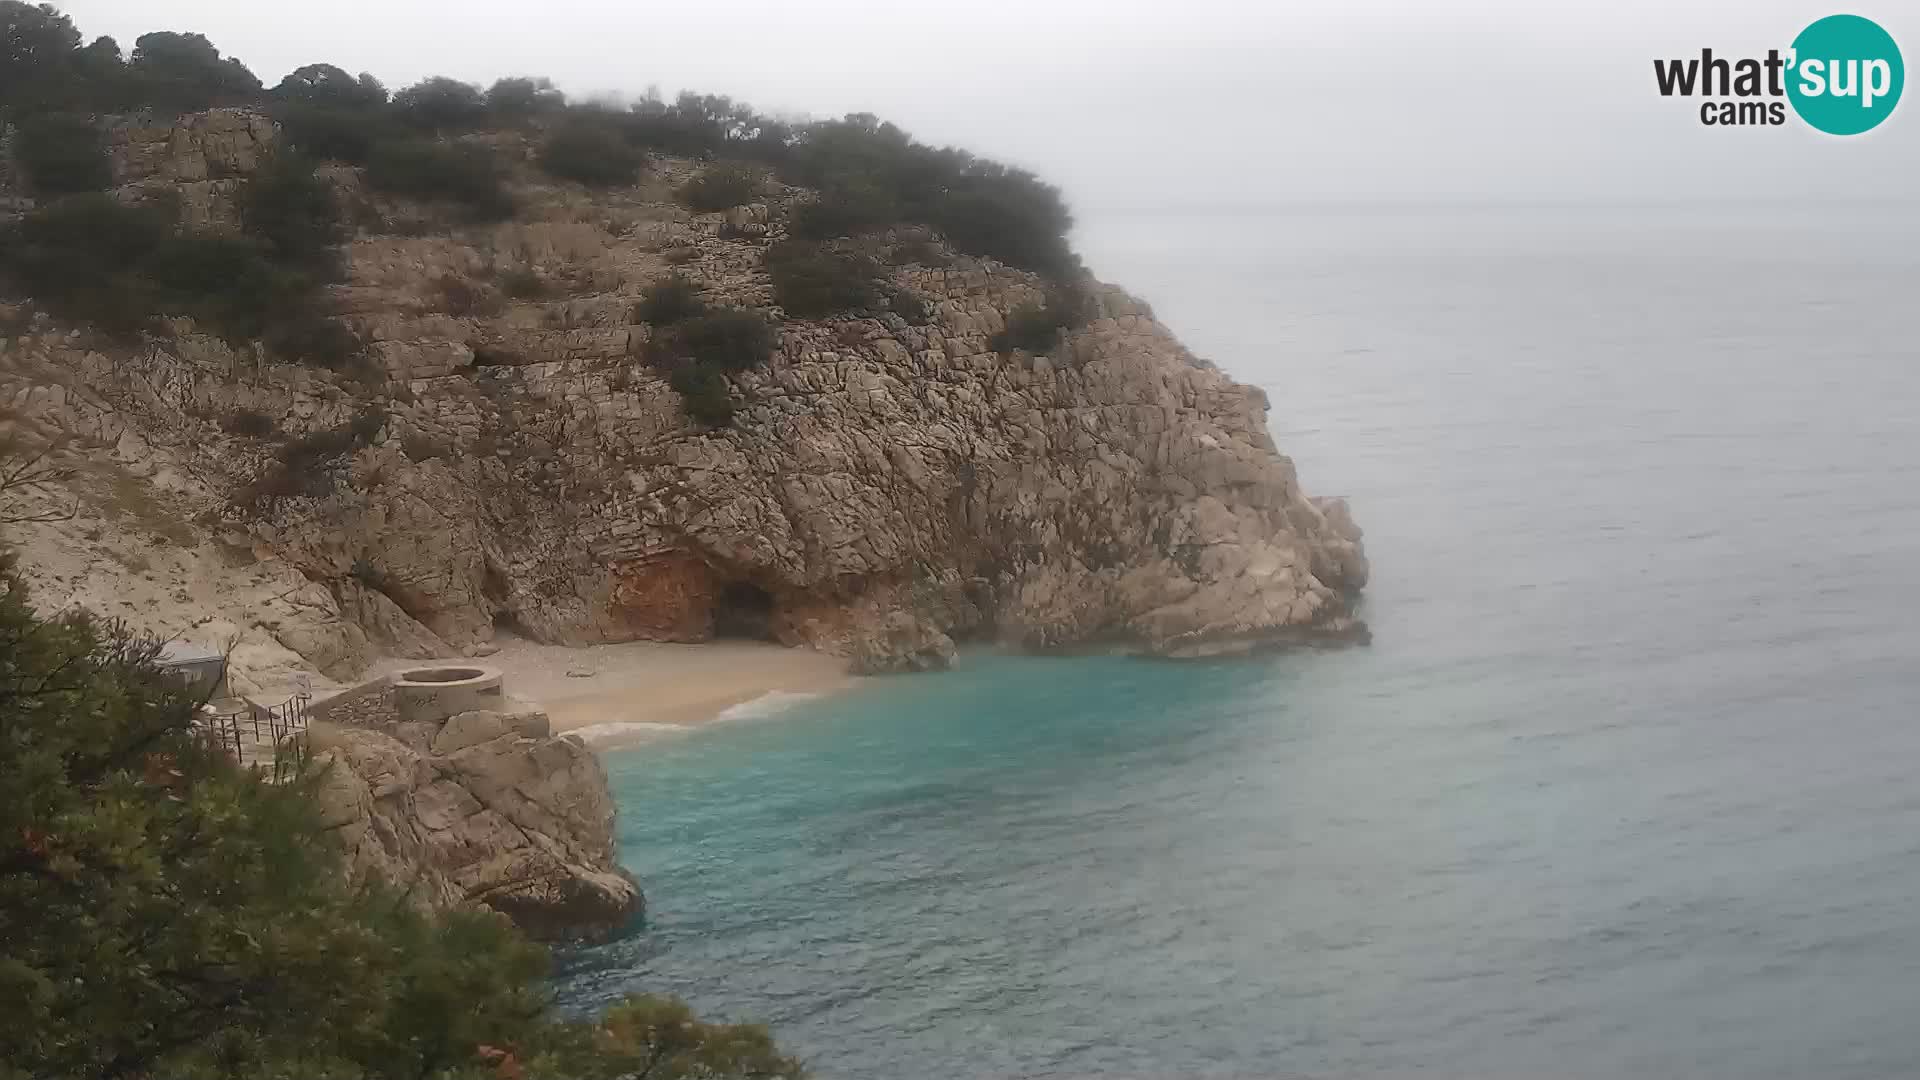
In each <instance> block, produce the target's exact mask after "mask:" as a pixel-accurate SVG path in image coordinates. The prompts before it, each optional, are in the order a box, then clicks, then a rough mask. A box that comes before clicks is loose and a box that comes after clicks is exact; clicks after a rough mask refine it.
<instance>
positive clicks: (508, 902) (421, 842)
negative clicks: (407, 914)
mask: <svg viewBox="0 0 1920 1080" xmlns="http://www.w3.org/2000/svg"><path fill="white" fill-rule="evenodd" d="M419 726H420V725H409V727H419ZM309 737H310V739H311V740H312V743H313V748H314V750H315V752H316V756H315V761H316V762H317V763H318V764H320V765H321V766H322V767H324V768H326V770H327V771H326V773H325V776H324V780H323V786H322V788H321V791H320V795H319V802H320V806H321V810H322V815H323V820H324V824H325V825H326V826H327V827H328V828H329V829H330V830H332V831H333V832H334V834H335V836H336V837H337V838H338V840H339V841H340V844H341V846H342V848H343V849H344V850H345V851H346V853H347V858H348V866H349V873H350V875H351V876H353V877H354V878H355V879H356V880H367V879H371V878H379V879H381V880H384V881H386V882H388V883H390V884H396V885H402V886H409V887H410V889H411V895H412V896H414V897H415V898H416V899H417V900H418V901H420V902H421V903H423V904H426V905H428V906H431V907H437V908H445V907H454V906H459V905H468V904H477V905H482V906H485V907H488V908H491V909H493V910H495V911H499V912H501V913H502V914H504V915H506V916H508V917H509V918H511V919H512V920H513V921H514V922H515V923H516V924H518V925H519V926H521V927H522V928H523V929H525V930H527V931H528V932H529V933H531V934H533V935H535V936H537V937H541V938H545V939H548V940H554V939H573V938H599V937H605V936H607V935H609V934H612V933H614V932H615V931H617V930H619V929H620V928H621V927H622V926H624V925H626V924H627V923H628V922H629V921H631V920H632V919H633V918H634V917H635V916H636V915H637V914H638V913H639V912H640V911H641V909H642V906H643V900H642V898H641V895H640V890H639V887H638V886H636V885H635V884H634V882H633V880H632V878H630V877H628V876H627V875H626V873H625V872H624V871H622V870H621V869H620V868H619V866H618V864H617V863H616V862H615V861H614V851H613V823H614V806H613V800H612V797H611V796H610V795H609V794H608V791H607V777H606V773H605V771H604V770H602V769H601V767H600V761H599V759H598V758H597V757H596V756H595V755H594V754H593V752H592V751H590V750H588V749H587V748H586V747H585V746H584V745H583V744H582V743H581V742H580V741H579V740H577V739H573V738H568V737H561V738H554V737H552V736H550V735H549V734H548V733H547V725H546V723H545V717H544V716H541V715H540V714H530V715H525V716H506V715H502V714H500V713H493V712H468V713H461V714H459V715H456V716H454V717H452V718H450V719H448V720H446V721H445V722H444V723H443V724H438V725H433V730H432V731H420V730H410V731H400V730H398V729H397V728H393V727H388V728H384V729H382V728H366V727H354V726H344V725H333V724H320V725H316V726H315V727H314V729H313V731H312V732H311V733H310V735H309Z"/></svg>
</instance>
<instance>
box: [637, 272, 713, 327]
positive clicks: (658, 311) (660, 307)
mask: <svg viewBox="0 0 1920 1080" xmlns="http://www.w3.org/2000/svg"><path fill="white" fill-rule="evenodd" d="M706 311H707V302H706V300H705V299H704V298H703V297H702V296H701V292H700V286H698V285H696V284H694V283H693V281H692V280H691V279H689V278H688V277H687V276H686V275H684V274H670V275H668V276H667V277H664V278H661V279H660V280H659V281H656V282H654V283H653V284H652V285H649V286H647V291H646V292H645V293H643V294H641V297H640V302H639V303H637V304H635V305H633V318H634V320H635V321H637V322H643V323H648V324H651V325H653V326H656V327H665V326H672V325H674V324H675V323H681V322H685V321H686V320H688V319H692V318H695V317H697V316H700V315H704V314H706Z"/></svg>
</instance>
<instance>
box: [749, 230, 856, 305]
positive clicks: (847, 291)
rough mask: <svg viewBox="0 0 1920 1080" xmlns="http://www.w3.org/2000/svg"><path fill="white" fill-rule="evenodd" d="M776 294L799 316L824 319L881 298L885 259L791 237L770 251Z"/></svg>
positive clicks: (769, 265)
mask: <svg viewBox="0 0 1920 1080" xmlns="http://www.w3.org/2000/svg"><path fill="white" fill-rule="evenodd" d="M766 264H767V275H768V277H770V278H771V279H772V280H773V298H774V302H775V303H778V304H779V305H780V307H781V308H782V309H783V310H785V311H786V313H787V314H788V315H789V316H791V317H793V318H798V319H818V318H823V317H825V316H828V315H833V314H836V313H839V312H843V311H858V310H863V309H866V308H871V307H875V306H877V305H878V304H879V303H880V298H881V297H880V288H879V282H880V279H881V278H882V276H883V274H884V271H883V270H882V269H881V267H880V264H879V263H877V262H875V261H874V260H872V259H870V258H868V257H867V256H865V255H861V254H859V253H857V252H851V251H841V250H837V249H835V248H833V247H830V246H827V245H823V244H808V243H803V242H800V241H794V240H788V241H785V242H783V243H779V244H775V245H774V246H773V247H772V248H769V249H768V250H767V256H766Z"/></svg>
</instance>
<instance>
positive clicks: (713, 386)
mask: <svg viewBox="0 0 1920 1080" xmlns="http://www.w3.org/2000/svg"><path fill="white" fill-rule="evenodd" d="M667 384H668V385H669V386H672V387H673V389H674V392H675V393H677V394H679V395H680V406H681V408H683V409H685V410H686V413H687V416H688V417H690V418H691V419H692V420H694V421H695V422H696V423H701V424H705V425H707V426H708V427H726V426H727V425H728V424H730V423H732V422H733V391H732V389H731V388H729V387H728V385H727V377H726V375H725V374H723V373H722V372H721V371H720V369H719V368H717V367H714V366H713V365H711V364H704V363H700V362H699V361H695V360H689V361H686V362H683V363H682V364H680V365H679V366H678V367H675V368H674V369H673V373H672V374H671V375H669V376H668V377H667Z"/></svg>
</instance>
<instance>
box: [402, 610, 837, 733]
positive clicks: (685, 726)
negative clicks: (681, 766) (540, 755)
mask: <svg viewBox="0 0 1920 1080" xmlns="http://www.w3.org/2000/svg"><path fill="white" fill-rule="evenodd" d="M495 644H497V645H499V647H500V650H499V651H498V652H496V653H494V654H492V655H490V656H481V657H475V658H474V662H476V663H479V664H484V665H486V666H488V667H491V668H494V669H496V670H498V671H499V672H500V673H501V676H502V678H503V684H502V687H503V689H504V690H505V691H506V693H507V695H508V696H509V697H513V698H517V699H519V700H521V701H524V702H526V703H527V704H529V705H533V706H536V707H538V708H539V709H541V710H542V711H544V712H545V713H546V714H547V716H548V717H549V718H550V719H551V720H552V721H553V732H554V734H556V735H561V734H568V733H572V734H576V735H579V736H581V738H582V739H584V740H585V741H586V743H587V745H588V746H590V747H592V748H593V749H595V750H600V751H604V750H613V749H620V748H622V747H626V746H631V745H634V744H636V743H642V742H646V741H648V740H650V739H655V738H660V737H663V736H667V735H672V734H675V733H677V732H685V731H691V730H694V729H696V728H700V727H703V726H705V725H707V724H711V723H714V722H715V721H717V720H721V719H722V718H723V714H724V713H726V712H728V711H729V710H731V709H735V708H737V707H739V706H741V705H745V704H746V703H748V702H751V701H757V700H760V699H762V698H766V697H769V696H770V695H773V696H800V697H818V696H821V695H824V694H830V693H835V692H837V691H840V690H844V689H846V688H848V687H850V686H852V685H853V683H854V680H855V676H853V675H849V674H848V673H847V671H846V660H845V659H844V658H841V657H837V656H830V655H828V654H826V653H822V652H815V651H813V650H812V649H804V648H791V647H788V646H785V645H777V644H774V643H773V642H759V641H716V642H706V643H702V644H697V645H688V644H676V643H671V642H658V641H632V642H622V643H619V644H610V645H579V646H569V645H542V644H539V643H537V642H533V641H528V640H526V639H524V638H517V637H507V636H504V635H503V636H502V637H500V638H498V639H496V641H495ZM421 663H422V661H418V660H408V661H401V660H385V661H382V662H381V663H380V664H379V665H378V669H379V670H380V671H382V672H385V671H391V670H398V669H401V668H404V667H417V666H419V665H420V664H421ZM569 673H572V674H569Z"/></svg>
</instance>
